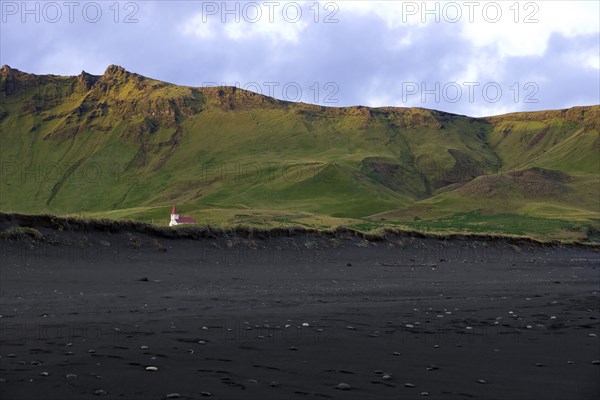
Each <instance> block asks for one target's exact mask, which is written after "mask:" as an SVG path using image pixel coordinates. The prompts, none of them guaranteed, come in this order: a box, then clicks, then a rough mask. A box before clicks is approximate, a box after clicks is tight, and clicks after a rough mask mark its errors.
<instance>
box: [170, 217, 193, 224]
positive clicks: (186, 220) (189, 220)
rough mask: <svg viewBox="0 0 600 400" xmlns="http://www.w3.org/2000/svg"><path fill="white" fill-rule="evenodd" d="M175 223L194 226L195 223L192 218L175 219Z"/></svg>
mask: <svg viewBox="0 0 600 400" xmlns="http://www.w3.org/2000/svg"><path fill="white" fill-rule="evenodd" d="M175 221H177V223H178V224H195V223H197V222H196V221H195V220H194V218H192V217H181V218H179V219H176V220H175Z"/></svg>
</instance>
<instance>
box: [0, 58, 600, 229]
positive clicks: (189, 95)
mask: <svg viewBox="0 0 600 400" xmlns="http://www.w3.org/2000/svg"><path fill="white" fill-rule="evenodd" d="M0 85H1V91H0V93H1V95H2V102H1V103H0V129H1V131H0V157H1V159H2V182H1V186H0V189H1V192H0V209H1V210H3V211H9V212H11V211H12V212H23V213H42V212H50V213H55V214H59V215H65V214H66V215H80V214H81V213H83V214H84V215H90V216H96V217H110V218H135V219H144V220H154V221H155V222H157V221H160V222H166V219H165V216H166V215H167V214H168V209H169V207H170V206H169V205H170V204H172V203H177V204H178V206H179V207H180V208H181V209H182V210H184V213H185V214H186V215H192V216H194V217H196V218H197V219H199V220H201V221H203V222H210V223H213V224H236V223H250V224H259V225H269V226H277V225H286V224H301V225H308V226H317V227H327V226H332V225H340V224H346V225H355V226H365V227H376V226H379V225H382V224H398V223H402V224H405V225H413V226H414V225H415V224H417V225H418V226H419V227H422V228H424V229H426V228H431V229H434V228H435V229H457V230H463V229H467V230H473V231H480V230H491V231H498V232H504V233H523V232H524V233H527V234H532V235H542V236H553V235H554V236H556V237H560V236H565V237H570V236H572V235H579V233H577V232H578V231H577V230H578V229H579V230H581V229H583V228H582V227H584V226H586V225H589V224H592V225H594V226H598V217H599V215H600V210H598V208H599V204H598V196H597V194H598V191H599V187H598V186H599V185H598V176H599V175H598V174H599V166H600V163H599V160H598V147H599V140H598V111H599V109H600V107H598V106H595V107H584V108H581V107H580V108H573V109H570V110H563V111H548V112H540V113H521V114H509V115H505V116H500V117H493V118H489V119H474V118H468V117H462V116H456V115H451V114H446V113H441V112H437V111H433V110H423V109H399V108H381V109H369V108H366V107H349V108H324V107H318V106H313V105H307V104H297V103H286V102H282V101H278V100H275V99H271V98H268V97H264V96H260V95H256V94H253V93H250V92H245V91H241V90H236V89H234V88H203V89H198V88H188V87H178V86H174V85H170V84H166V83H163V82H159V81H155V80H151V79H148V78H144V77H141V76H139V75H136V74H131V73H128V72H126V71H124V70H122V69H121V68H118V67H114V66H111V67H109V69H108V70H107V72H106V73H105V74H104V75H103V76H101V77H93V76H89V75H85V74H82V75H80V76H79V77H55V76H42V77H37V76H34V75H29V74H23V73H20V72H18V71H15V70H9V69H7V68H3V70H2V73H1V75H0ZM537 167H541V168H544V170H539V171H545V170H558V171H564V172H565V173H567V174H568V175H569V177H570V178H569V179H568V182H563V183H561V182H558V183H557V182H554V181H555V177H554V176H552V175H551V174H550V176H547V175H548V174H546V175H543V174H542V175H543V176H541V175H540V173H533V174H532V176H529V177H526V178H524V179H522V180H520V182H521V183H522V184H521V186H519V185H517V186H515V185H512V184H511V183H510V179H509V180H508V181H506V179H504V178H506V176H508V174H509V173H510V171H514V170H518V171H522V170H527V169H530V168H537ZM532 171H538V170H537V169H534V170H532ZM481 175H488V176H487V178H486V177H482V176H481ZM486 179H487V180H486ZM513 180H514V179H513ZM523 182H524V183H523ZM490 188H492V189H490ZM494 188H496V189H494ZM498 188H499V189H498ZM490 190H491V191H492V192H493V193H491V194H490V193H488V192H489V191H490ZM532 191H533V192H532ZM532 193H534V194H535V195H532ZM482 199H483V200H484V201H482ZM457 213H460V214H457ZM415 216H418V217H419V218H421V221H416V222H415V221H414V218H415ZM465 216H467V217H465ZM369 217H370V218H369ZM365 218H368V220H369V221H370V222H365V221H366V220H365ZM427 220H429V222H427ZM464 221H471V222H472V223H471V222H469V223H466V222H464ZM523 226H525V228H526V229H525V228H523ZM524 229H525V230H524ZM565 229H566V230H569V229H570V230H571V231H570V232H566V231H565ZM573 232H575V233H573Z"/></svg>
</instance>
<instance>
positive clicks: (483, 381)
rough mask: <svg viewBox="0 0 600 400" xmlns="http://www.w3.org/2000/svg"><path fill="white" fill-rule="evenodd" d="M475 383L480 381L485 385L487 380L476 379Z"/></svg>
mask: <svg viewBox="0 0 600 400" xmlns="http://www.w3.org/2000/svg"><path fill="white" fill-rule="evenodd" d="M477 383H481V384H482V385H485V384H486V383H487V381H485V380H483V379H477Z"/></svg>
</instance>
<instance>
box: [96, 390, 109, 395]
mask: <svg viewBox="0 0 600 400" xmlns="http://www.w3.org/2000/svg"><path fill="white" fill-rule="evenodd" d="M94 394H95V395H96V396H105V395H106V394H107V393H106V390H102V389H98V390H96V391H95V392H94Z"/></svg>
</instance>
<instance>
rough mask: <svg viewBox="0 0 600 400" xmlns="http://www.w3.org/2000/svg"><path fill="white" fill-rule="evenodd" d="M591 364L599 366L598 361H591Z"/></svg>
mask: <svg viewBox="0 0 600 400" xmlns="http://www.w3.org/2000/svg"><path fill="white" fill-rule="evenodd" d="M592 364H594V365H600V360H594V361H592Z"/></svg>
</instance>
